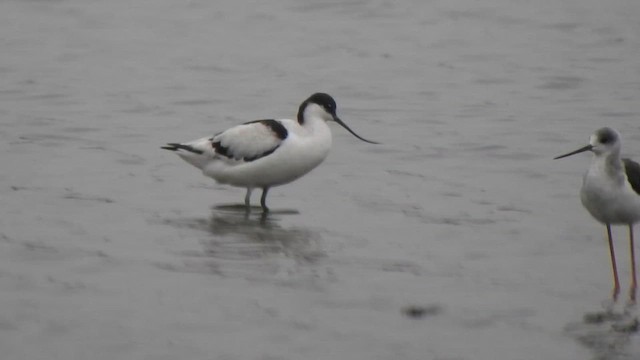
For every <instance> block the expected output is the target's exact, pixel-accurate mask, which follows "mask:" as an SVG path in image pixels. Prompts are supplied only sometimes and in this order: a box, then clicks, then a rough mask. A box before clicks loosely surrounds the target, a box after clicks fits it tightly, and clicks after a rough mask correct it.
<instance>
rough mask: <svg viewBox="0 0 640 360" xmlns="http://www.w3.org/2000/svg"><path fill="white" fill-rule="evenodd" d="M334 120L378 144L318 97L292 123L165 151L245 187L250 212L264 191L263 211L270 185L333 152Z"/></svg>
mask: <svg viewBox="0 0 640 360" xmlns="http://www.w3.org/2000/svg"><path fill="white" fill-rule="evenodd" d="M328 121H334V122H336V123H338V124H339V125H341V126H342V127H344V128H345V129H347V131H349V132H350V133H351V134H353V135H354V136H355V137H357V138H358V139H360V140H362V141H365V142H368V143H372V144H377V143H376V142H374V141H370V140H367V139H364V138H362V137H360V136H359V135H358V134H356V133H355V132H353V130H351V129H350V128H349V127H348V126H347V125H346V124H345V123H343V122H342V120H340V118H339V117H338V116H337V114H336V102H335V101H334V100H333V98H332V97H331V96H329V95H328V94H324V93H316V94H313V95H311V96H310V97H309V98H308V99H306V100H305V101H303V102H302V104H301V105H300V107H299V109H298V116H297V118H296V119H295V120H291V119H279V120H274V119H269V120H255V121H250V122H247V123H244V124H242V125H237V126H234V127H232V128H229V129H227V130H225V131H223V132H221V133H218V134H216V135H214V136H208V137H204V138H201V139H198V140H193V141H189V142H185V143H169V144H167V145H166V146H163V147H162V148H163V149H166V150H171V151H174V152H176V154H178V156H180V157H181V158H182V159H183V160H185V161H186V162H188V163H189V164H191V165H193V166H195V167H197V168H199V169H201V170H202V172H203V174H204V175H206V176H209V177H211V178H213V179H215V180H216V181H217V182H218V183H221V184H229V185H232V186H238V187H243V188H246V189H247V193H246V196H245V198H244V203H245V205H246V207H247V210H248V209H250V198H251V191H252V190H253V189H254V188H261V189H262V197H261V199H260V204H261V205H262V209H263V211H264V212H268V211H269V208H268V207H267V204H266V199H267V193H268V191H269V189H270V188H271V187H274V186H279V185H284V184H287V183H290V182H292V181H294V180H296V179H298V178H300V177H301V176H303V175H305V174H307V173H308V172H309V171H311V170H313V169H314V168H315V167H316V166H318V165H319V164H320V163H321V162H322V161H323V160H324V159H325V158H326V157H327V155H328V154H329V150H330V149H331V141H332V140H331V130H330V129H329V126H328V125H327V122H328Z"/></svg>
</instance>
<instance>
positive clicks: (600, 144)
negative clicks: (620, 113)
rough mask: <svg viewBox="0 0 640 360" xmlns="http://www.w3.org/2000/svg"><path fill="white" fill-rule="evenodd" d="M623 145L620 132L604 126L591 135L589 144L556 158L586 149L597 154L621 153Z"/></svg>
mask: <svg viewBox="0 0 640 360" xmlns="http://www.w3.org/2000/svg"><path fill="white" fill-rule="evenodd" d="M621 146H622V144H621V141H620V134H619V133H618V132H617V131H616V130H614V129H612V128H610V127H603V128H600V129H598V130H597V131H596V132H595V133H593V135H591V138H590V139H589V145H587V146H585V147H581V148H580V149H578V150H575V151H572V152H570V153H568V154H564V155H560V156H557V157H555V158H554V159H562V158H564V157H567V156H571V155H575V154H579V153H581V152H585V151H591V152H593V153H594V154H596V156H603V155H608V154H619V153H620V147H621Z"/></svg>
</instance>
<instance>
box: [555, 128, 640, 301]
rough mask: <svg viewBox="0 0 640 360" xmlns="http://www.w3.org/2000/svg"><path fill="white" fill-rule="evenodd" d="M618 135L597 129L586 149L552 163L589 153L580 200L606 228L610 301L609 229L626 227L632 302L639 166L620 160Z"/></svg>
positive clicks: (613, 259)
mask: <svg viewBox="0 0 640 360" xmlns="http://www.w3.org/2000/svg"><path fill="white" fill-rule="evenodd" d="M621 146H622V143H621V140H620V134H619V133H618V132H617V131H616V130H614V129H612V128H609V127H604V128H601V129H598V130H597V131H596V132H595V133H594V134H593V135H591V139H590V141H589V145H587V146H584V147H582V148H580V149H578V150H575V151H572V152H570V153H568V154H565V155H561V156H558V157H556V158H555V159H561V158H564V157H567V156H571V155H574V154H578V153H581V152H585V151H591V152H592V153H593V158H592V160H591V166H590V167H589V170H587V173H586V174H585V175H584V179H583V183H582V189H581V190H580V199H581V200H582V205H584V207H585V208H586V209H587V211H589V213H590V214H591V216H593V217H594V218H595V219H596V220H598V221H599V222H601V223H603V224H604V225H606V227H607V237H608V239H609V251H610V254H611V267H612V269H613V299H614V300H616V299H617V297H618V294H619V292H620V282H619V281H618V269H617V266H616V256H615V252H614V249H613V240H612V239H611V225H627V226H628V227H629V250H630V252H631V287H630V290H629V298H630V300H631V301H635V299H636V288H637V281H636V260H635V249H634V243H633V242H634V241H633V225H634V224H635V223H636V222H638V221H639V220H640V165H639V164H638V163H637V162H634V161H632V160H630V159H623V158H621V157H620V150H621Z"/></svg>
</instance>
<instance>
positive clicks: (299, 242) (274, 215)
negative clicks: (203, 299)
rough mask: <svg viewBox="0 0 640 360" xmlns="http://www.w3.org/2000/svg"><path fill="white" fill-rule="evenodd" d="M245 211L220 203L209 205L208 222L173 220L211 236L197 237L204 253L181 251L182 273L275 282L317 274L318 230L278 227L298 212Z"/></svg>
mask: <svg viewBox="0 0 640 360" xmlns="http://www.w3.org/2000/svg"><path fill="white" fill-rule="evenodd" d="M245 210H246V209H245V207H244V206H242V207H237V206H232V205H226V206H225V205H223V206H217V207H215V208H213V211H212V215H211V217H210V218H209V219H208V220H206V219H201V220H190V221H189V220H187V221H179V222H178V221H171V223H172V224H173V225H177V226H179V227H189V228H194V229H198V230H204V231H207V232H208V233H209V234H210V235H211V236H206V237H202V238H201V239H200V243H201V245H202V251H184V252H181V255H183V256H184V257H185V259H184V264H185V269H184V271H186V272H199V273H215V274H218V275H221V276H225V277H242V278H246V279H255V280H258V279H259V280H261V281H264V280H267V281H269V280H271V281H277V282H283V281H284V282H291V281H294V282H296V281H303V282H304V281H308V280H309V277H311V278H313V277H315V270H314V269H313V266H314V265H315V264H317V262H318V261H319V260H320V259H321V258H323V257H324V256H325V253H324V251H323V250H322V249H321V247H320V244H321V236H320V233H319V232H318V231H315V230H311V229H308V228H303V227H296V226H292V227H284V226H282V225H280V222H281V221H282V219H283V218H284V217H285V216H290V215H295V214H297V212H296V211H289V210H287V211H285V210H283V211H278V210H275V211H272V212H269V213H256V212H246V211H245ZM174 270H177V269H174Z"/></svg>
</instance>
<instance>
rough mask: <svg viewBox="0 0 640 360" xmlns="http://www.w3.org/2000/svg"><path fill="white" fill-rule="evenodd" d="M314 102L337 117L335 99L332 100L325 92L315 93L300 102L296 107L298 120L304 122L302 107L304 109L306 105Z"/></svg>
mask: <svg viewBox="0 0 640 360" xmlns="http://www.w3.org/2000/svg"><path fill="white" fill-rule="evenodd" d="M309 104H316V105H319V106H321V107H322V108H324V109H325V110H326V111H327V112H328V113H329V114H330V115H332V116H333V117H334V118H336V117H337V115H336V110H337V108H338V106H337V105H336V101H335V100H333V98H332V97H331V95H329V94H325V93H315V94H313V95H311V96H309V98H308V99H307V100H305V101H303V102H302V104H300V108H299V109H298V122H299V123H300V124H302V123H303V122H304V109H306V107H307V105H309Z"/></svg>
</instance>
